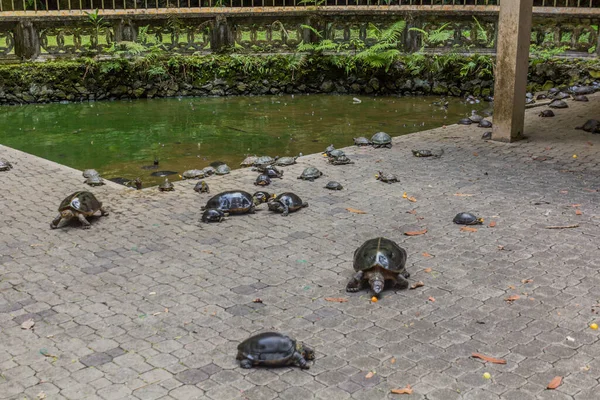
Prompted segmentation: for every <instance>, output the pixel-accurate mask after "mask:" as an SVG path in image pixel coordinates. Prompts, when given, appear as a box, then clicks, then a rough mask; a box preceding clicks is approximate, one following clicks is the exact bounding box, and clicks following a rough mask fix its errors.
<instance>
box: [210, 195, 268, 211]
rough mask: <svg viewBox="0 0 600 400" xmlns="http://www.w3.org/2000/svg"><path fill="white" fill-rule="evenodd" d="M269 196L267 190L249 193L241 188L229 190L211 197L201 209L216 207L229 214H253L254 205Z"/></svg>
mask: <svg viewBox="0 0 600 400" xmlns="http://www.w3.org/2000/svg"><path fill="white" fill-rule="evenodd" d="M271 197H272V196H271V195H270V194H269V193H267V192H256V193H254V195H251V194H250V193H248V192H244V191H243V190H230V191H228V192H221V193H219V194H217V195H215V196H213V197H211V198H210V199H209V200H208V201H207V202H206V206H204V207H201V209H202V210H206V209H209V208H216V209H218V210H221V211H223V212H228V213H229V214H247V213H249V214H254V212H255V208H256V206H258V205H259V204H262V203H266V202H267V200H268V199H269V198H271Z"/></svg>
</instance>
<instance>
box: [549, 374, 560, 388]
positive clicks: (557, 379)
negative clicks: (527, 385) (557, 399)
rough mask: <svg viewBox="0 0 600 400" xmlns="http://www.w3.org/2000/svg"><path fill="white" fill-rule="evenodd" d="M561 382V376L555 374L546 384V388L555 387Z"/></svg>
mask: <svg viewBox="0 0 600 400" xmlns="http://www.w3.org/2000/svg"><path fill="white" fill-rule="evenodd" d="M561 383H562V376H555V377H554V379H552V380H551V381H550V383H549V384H548V389H556V388H557V387H559V386H560V384H561Z"/></svg>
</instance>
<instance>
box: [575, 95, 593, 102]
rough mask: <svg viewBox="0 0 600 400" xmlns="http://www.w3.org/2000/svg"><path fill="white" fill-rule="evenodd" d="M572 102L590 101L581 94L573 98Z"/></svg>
mask: <svg viewBox="0 0 600 400" xmlns="http://www.w3.org/2000/svg"><path fill="white" fill-rule="evenodd" d="M573 101H584V102H585V101H590V99H588V97H587V96H585V95H583V94H578V95H577V96H574V97H573Z"/></svg>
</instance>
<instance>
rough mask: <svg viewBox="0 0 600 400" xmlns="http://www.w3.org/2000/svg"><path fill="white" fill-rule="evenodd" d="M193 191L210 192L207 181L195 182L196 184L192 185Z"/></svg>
mask: <svg viewBox="0 0 600 400" xmlns="http://www.w3.org/2000/svg"><path fill="white" fill-rule="evenodd" d="M194 191H196V192H198V193H210V188H209V187H208V183H206V181H200V182H198V183H196V186H194Z"/></svg>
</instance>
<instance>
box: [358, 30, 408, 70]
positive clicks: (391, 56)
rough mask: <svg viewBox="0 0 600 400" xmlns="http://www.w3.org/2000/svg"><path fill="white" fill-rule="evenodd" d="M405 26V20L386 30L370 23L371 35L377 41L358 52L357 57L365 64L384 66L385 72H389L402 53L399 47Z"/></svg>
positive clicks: (377, 67)
mask: <svg viewBox="0 0 600 400" xmlns="http://www.w3.org/2000/svg"><path fill="white" fill-rule="evenodd" d="M405 28H406V22H405V21H397V22H395V23H394V24H392V25H391V26H390V27H388V28H386V29H384V30H381V29H379V28H378V27H376V26H375V25H374V24H372V23H369V26H368V32H369V35H370V36H374V37H375V38H376V39H377V42H376V43H375V44H374V45H373V46H371V47H369V48H367V49H364V50H362V51H361V52H359V53H357V54H356V56H355V58H356V59H357V60H358V61H359V62H360V63H362V64H363V65H365V66H368V67H370V68H376V69H379V68H384V69H385V72H388V70H389V69H390V66H391V65H392V64H393V63H394V61H395V60H396V59H397V58H398V56H399V55H400V50H399V49H398V47H399V43H400V39H401V38H402V34H403V33H404V29H405Z"/></svg>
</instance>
